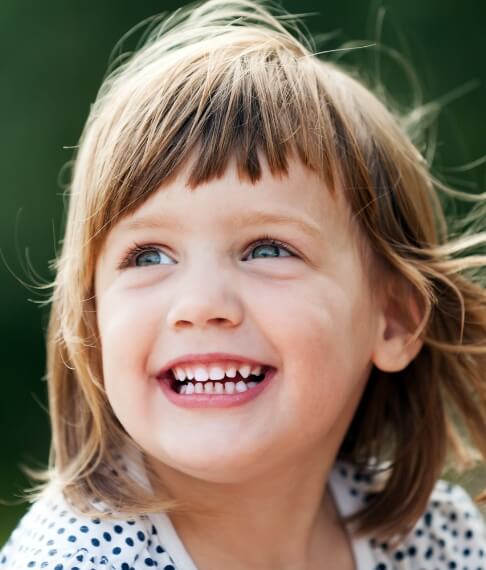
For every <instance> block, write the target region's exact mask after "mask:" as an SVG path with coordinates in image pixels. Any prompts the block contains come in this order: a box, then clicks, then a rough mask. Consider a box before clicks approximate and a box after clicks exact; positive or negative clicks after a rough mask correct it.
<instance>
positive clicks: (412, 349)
mask: <svg viewBox="0 0 486 570" xmlns="http://www.w3.org/2000/svg"><path fill="white" fill-rule="evenodd" d="M393 289H394V291H392V292H389V293H388V295H387V296H386V298H385V299H384V300H383V301H382V307H381V311H380V315H379V322H378V327H377V336H376V341H375V347H374V351H373V353H372V362H373V363H374V364H375V366H376V367H377V368H379V369H380V370H383V371H384V372H398V371H400V370H403V369H404V368H406V367H407V366H408V364H409V363H410V362H411V361H412V360H413V359H414V358H415V357H416V356H417V354H418V353H419V352H420V350H421V348H422V346H423V341H422V340H420V339H416V338H414V333H415V331H416V329H417V328H418V325H419V324H420V321H421V318H422V314H421V313H422V311H421V310H420V308H419V303H418V300H417V297H416V294H414V292H413V291H412V290H411V287H399V286H398V287H397V286H395V287H393Z"/></svg>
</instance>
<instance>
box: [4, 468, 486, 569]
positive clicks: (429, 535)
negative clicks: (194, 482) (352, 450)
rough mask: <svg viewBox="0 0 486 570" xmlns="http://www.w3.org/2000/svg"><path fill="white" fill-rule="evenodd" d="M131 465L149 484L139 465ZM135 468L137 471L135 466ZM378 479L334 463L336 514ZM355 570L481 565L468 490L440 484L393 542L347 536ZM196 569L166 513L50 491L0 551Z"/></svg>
mask: <svg viewBox="0 0 486 570" xmlns="http://www.w3.org/2000/svg"><path fill="white" fill-rule="evenodd" d="M129 470H130V471H131V472H132V473H133V474H134V475H135V476H136V477H138V478H139V480H140V481H141V482H142V483H143V484H145V485H148V480H147V478H146V475H145V474H144V473H142V472H141V471H140V467H139V466H137V467H135V464H133V463H130V465H129ZM134 470H135V471H134ZM375 484H376V481H373V479H372V478H371V477H370V476H369V475H365V474H361V473H360V472H358V471H357V469H356V468H354V467H353V466H352V465H350V464H348V463H344V462H342V461H338V462H336V464H335V466H334V469H333V471H332V473H331V476H330V479H329V486H330V490H331V492H332V494H333V496H334V499H335V502H336V505H337V508H338V510H339V512H340V513H341V515H348V514H351V513H352V512H355V511H356V510H358V509H359V508H361V507H362V506H363V504H364V503H365V502H366V500H368V499H369V496H370V493H371V492H372V491H373V488H374V485H375ZM351 544H352V549H353V555H354V559H355V566H356V570H448V569H457V570H486V525H485V523H484V520H483V518H482V516H481V514H480V513H479V511H478V509H477V508H476V506H475V505H474V503H473V501H472V499H471V498H470V497H469V495H468V494H467V493H466V492H465V491H464V490H463V489H462V488H461V487H459V486H457V485H451V484H449V483H446V482H445V481H438V482H437V484H436V486H435V488H434V490H433V492H432V494H431V496H430V500H429V503H428V507H427V509H426V512H425V513H424V514H423V516H422V517H421V518H420V519H419V521H418V522H417V524H416V525H415V527H414V529H413V531H412V532H411V533H410V534H409V535H408V537H407V539H406V540H405V541H404V542H402V543H401V544H400V545H399V546H396V547H393V546H391V545H389V544H387V543H382V542H377V541H376V540H374V539H373V538H366V537H365V538H361V539H356V538H354V539H352V542H351ZM30 568H33V569H35V570H37V569H41V568H44V569H47V570H98V569H105V570H141V569H147V568H157V569H159V570H197V568H196V566H195V564H194V562H193V560H192V559H191V557H190V555H189V553H188V551H187V550H186V548H185V546H184V544H183V543H182V541H181V540H180V538H179V537H178V535H177V533H176V531H175V528H174V526H173V525H172V523H171V520H170V518H169V516H168V515H167V514H165V513H160V514H157V515H142V516H138V517H132V518H126V519H124V520H114V519H113V520H102V519H98V518H90V517H85V516H79V515H78V514H77V513H75V512H74V511H73V510H71V508H70V507H69V505H68V504H67V502H66V501H65V500H64V497H63V495H62V493H61V492H60V491H56V490H55V489H51V490H50V492H49V493H46V495H45V496H43V497H42V498H40V499H38V500H37V502H35V503H34V504H33V505H32V506H31V507H30V509H29V511H28V512H27V513H26V514H25V515H24V517H23V518H22V520H21V521H20V523H19V525H18V527H17V528H16V529H15V530H14V532H13V533H12V535H11V537H10V539H9V540H8V542H7V543H6V544H5V546H4V547H3V549H2V550H1V551H0V570H4V569H5V570H7V569H8V570H25V569H30Z"/></svg>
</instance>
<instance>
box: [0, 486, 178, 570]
mask: <svg viewBox="0 0 486 570" xmlns="http://www.w3.org/2000/svg"><path fill="white" fill-rule="evenodd" d="M156 534H157V530H156V529H155V527H153V525H152V524H151V523H150V521H149V520H148V518H147V517H144V516H140V517H133V518H126V519H123V520H121V519H116V520H115V519H110V520H107V519H100V518H91V517H86V516H80V515H79V513H78V512H76V511H74V510H73V509H71V508H70V506H69V504H68V503H67V502H66V501H65V499H64V497H63V495H62V493H61V492H60V491H56V492H50V493H48V494H46V495H45V496H43V497H42V498H40V499H38V500H37V501H36V502H34V503H33V504H32V506H31V507H30V508H29V510H28V511H27V513H26V514H25V515H24V516H23V518H22V519H21V520H20V522H19V524H18V526H17V528H16V529H15V530H14V531H13V533H12V534H11V536H10V538H9V540H8V542H7V543H6V544H5V545H4V547H3V549H2V550H1V551H0V569H3V568H5V569H7V568H8V569H9V570H25V569H28V568H34V569H39V568H43V569H47V570H92V569H94V568H105V569H106V570H135V569H138V568H147V567H149V566H157V567H158V568H163V569H164V568H167V569H168V570H175V565H172V564H171V563H172V559H171V558H170V556H169V555H168V553H166V552H165V550H164V548H162V547H161V546H160V544H159V540H158V536H156ZM157 559H158V560H159V563H157V562H156V560H157Z"/></svg>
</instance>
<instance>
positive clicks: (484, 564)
mask: <svg viewBox="0 0 486 570" xmlns="http://www.w3.org/2000/svg"><path fill="white" fill-rule="evenodd" d="M373 547H374V548H376V549H377V550H381V551H382V552H383V553H384V552H387V551H388V553H389V556H390V558H392V559H393V560H394V561H400V560H408V561H410V562H413V561H415V562H416V563H418V562H420V563H421V564H424V563H426V564H428V566H427V567H429V566H430V568H461V569H462V568H474V569H476V568H486V523H485V520H484V518H483V516H482V515H481V513H480V511H479V509H478V508H477V507H476V505H475V503H474V501H473V500H472V499H471V497H470V496H469V495H468V493H467V492H466V491H465V490H464V489H463V488H462V487H461V486H459V485H454V484H451V483H448V482H446V481H443V480H439V481H437V483H436V484H435V487H434V489H433V491H432V493H431V495H430V497H429V501H428V504H427V508H426V510H425V512H424V513H423V515H422V516H421V517H420V519H419V520H418V521H417V523H416V524H415V526H414V528H413V529H412V531H411V532H410V533H409V534H408V535H407V537H406V538H405V540H404V541H403V542H402V543H401V544H400V545H399V546H398V547H397V548H395V549H390V547H389V546H388V545H387V544H386V543H382V544H377V543H373Z"/></svg>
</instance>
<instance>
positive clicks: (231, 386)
mask: <svg viewBox="0 0 486 570" xmlns="http://www.w3.org/2000/svg"><path fill="white" fill-rule="evenodd" d="M224 391H225V392H226V393H227V394H232V393H233V392H234V391H235V383H234V382H225V383H224Z"/></svg>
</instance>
